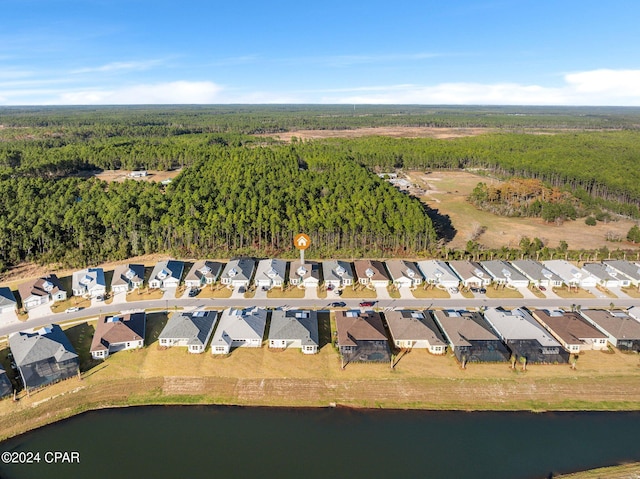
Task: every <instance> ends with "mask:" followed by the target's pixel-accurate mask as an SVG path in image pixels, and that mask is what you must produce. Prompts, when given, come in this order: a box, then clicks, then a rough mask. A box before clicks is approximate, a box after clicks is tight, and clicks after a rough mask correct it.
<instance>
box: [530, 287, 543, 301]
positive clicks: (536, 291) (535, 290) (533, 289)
mask: <svg viewBox="0 0 640 479" xmlns="http://www.w3.org/2000/svg"><path fill="white" fill-rule="evenodd" d="M529 291H531V292H532V293H533V294H534V295H535V296H536V298H540V299H545V298H546V297H547V296H546V295H545V294H544V293H543V292H542V291H540V290H539V289H538V288H536V287H533V286H531V287H529Z"/></svg>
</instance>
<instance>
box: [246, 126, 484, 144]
mask: <svg viewBox="0 0 640 479" xmlns="http://www.w3.org/2000/svg"><path fill="white" fill-rule="evenodd" d="M493 131H496V130H494V129H491V128H433V127H417V126H385V127H379V128H357V129H353V130H298V131H288V132H285V133H277V134H265V135H257V136H269V137H272V138H279V139H280V140H284V141H291V138H293V137H296V138H298V139H302V140H317V139H322V138H360V137H362V136H391V137H394V138H439V139H445V138H460V137H463V136H477V135H482V134H484V133H491V132H493Z"/></svg>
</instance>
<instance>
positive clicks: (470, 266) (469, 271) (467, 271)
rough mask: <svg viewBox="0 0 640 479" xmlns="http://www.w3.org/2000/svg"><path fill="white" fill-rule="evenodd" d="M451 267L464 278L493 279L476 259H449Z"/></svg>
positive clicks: (464, 279)
mask: <svg viewBox="0 0 640 479" xmlns="http://www.w3.org/2000/svg"><path fill="white" fill-rule="evenodd" d="M449 267H450V268H451V269H452V270H453V272H454V273H456V275H457V276H458V277H459V278H460V279H461V280H462V281H466V280H469V279H473V278H480V279H482V280H487V281H490V280H491V276H490V275H489V274H488V273H487V272H486V271H485V270H484V269H483V268H482V266H480V263H477V262H476V261H467V260H454V261H449Z"/></svg>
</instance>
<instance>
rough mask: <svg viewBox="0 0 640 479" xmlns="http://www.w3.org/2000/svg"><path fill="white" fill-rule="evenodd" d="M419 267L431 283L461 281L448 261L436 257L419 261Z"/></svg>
mask: <svg viewBox="0 0 640 479" xmlns="http://www.w3.org/2000/svg"><path fill="white" fill-rule="evenodd" d="M418 268H420V271H422V274H423V275H424V278H425V280H426V281H427V282H429V283H442V282H446V281H455V282H457V283H459V282H460V279H459V278H458V276H457V275H456V274H455V273H454V272H453V270H452V269H451V268H450V267H449V265H448V264H447V263H445V262H444V261H439V260H435V259H431V260H425V261H418Z"/></svg>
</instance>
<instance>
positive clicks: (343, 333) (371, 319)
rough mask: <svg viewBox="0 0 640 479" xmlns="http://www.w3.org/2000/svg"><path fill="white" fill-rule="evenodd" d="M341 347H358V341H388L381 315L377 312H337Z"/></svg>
mask: <svg viewBox="0 0 640 479" xmlns="http://www.w3.org/2000/svg"><path fill="white" fill-rule="evenodd" d="M336 329H337V330H338V344H340V346H357V342H358V341H387V334H386V333H385V330H384V325H383V324H382V318H381V317H380V314H378V313H377V312H375V311H366V312H362V311H357V310H356V311H336Z"/></svg>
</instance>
